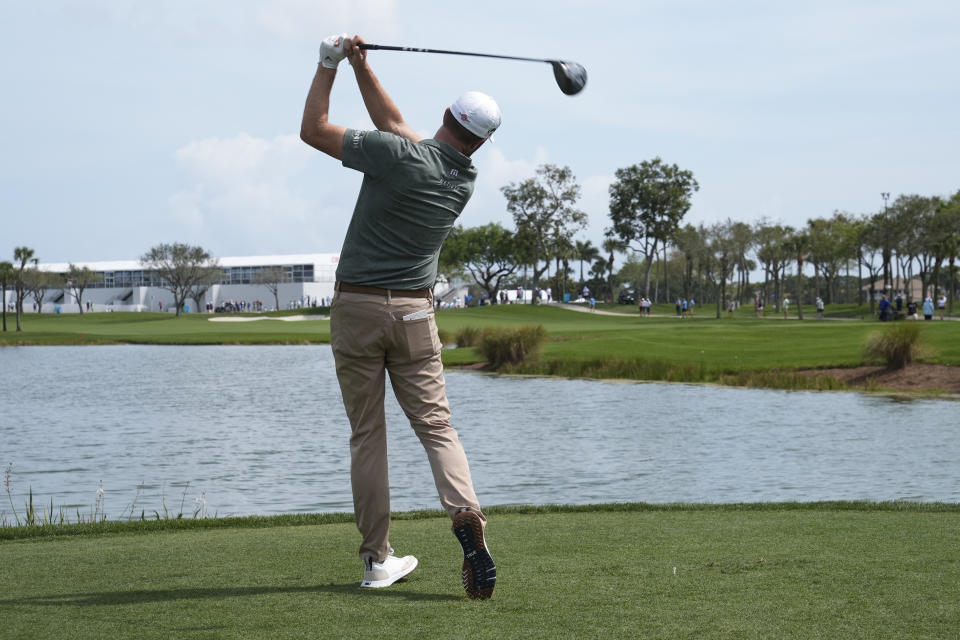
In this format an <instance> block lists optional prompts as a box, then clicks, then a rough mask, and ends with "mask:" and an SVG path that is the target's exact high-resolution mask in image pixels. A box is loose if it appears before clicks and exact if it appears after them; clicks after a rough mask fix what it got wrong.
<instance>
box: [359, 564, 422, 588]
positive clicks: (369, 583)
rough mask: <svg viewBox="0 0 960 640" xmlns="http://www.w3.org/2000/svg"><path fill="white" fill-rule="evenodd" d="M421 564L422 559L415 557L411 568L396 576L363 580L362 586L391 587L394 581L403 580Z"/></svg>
mask: <svg viewBox="0 0 960 640" xmlns="http://www.w3.org/2000/svg"><path fill="white" fill-rule="evenodd" d="M419 564H420V561H419V560H417V559H416V558H414V560H413V565H411V566H410V568H409V569H407V570H405V571H404V572H403V573H401V574H399V575H396V576H391V577H389V578H387V579H385V580H364V581H363V582H361V583H360V586H361V587H363V588H365V589H382V588H383V587H389V586H390V585H392V584H393V583H394V582H397V581H399V580H403V579H404V578H406V577H407V576H408V575H410V574H411V573H413V570H414V569H416V568H417V565H419Z"/></svg>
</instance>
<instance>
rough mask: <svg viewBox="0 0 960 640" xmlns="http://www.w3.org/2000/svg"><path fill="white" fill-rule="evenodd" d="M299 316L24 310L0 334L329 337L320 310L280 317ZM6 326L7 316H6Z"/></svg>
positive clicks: (166, 340)
mask: <svg viewBox="0 0 960 640" xmlns="http://www.w3.org/2000/svg"><path fill="white" fill-rule="evenodd" d="M293 315H298V314H294V313H290V312H280V313H270V314H266V313H264V314H258V313H250V314H231V315H229V316H225V315H219V314H218V315H208V314H198V313H192V314H191V313H188V314H184V315H182V316H180V317H179V318H178V317H176V316H175V315H174V314H170V313H85V314H83V315H80V314H61V315H56V314H41V315H35V314H27V315H25V316H24V318H23V331H22V332H20V333H16V332H14V331H12V330H11V331H8V332H7V333H0V345H2V344H7V345H17V344H26V345H57V344H117V343H126V344H310V343H324V342H329V341H330V321H329V320H328V319H327V318H326V317H325V316H322V315H308V316H306V318H307V319H306V320H300V321H289V320H288V321H284V320H282V319H281V318H288V317H291V316H293ZM255 317H258V318H262V317H269V318H270V319H266V320H253V321H247V322H211V318H218V319H221V320H222V319H223V318H232V319H236V318H255ZM7 326H8V328H9V327H10V318H9V317H8V318H7Z"/></svg>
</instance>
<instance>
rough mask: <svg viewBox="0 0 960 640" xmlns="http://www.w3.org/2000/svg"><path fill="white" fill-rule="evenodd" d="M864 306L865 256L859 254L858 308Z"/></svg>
mask: <svg viewBox="0 0 960 640" xmlns="http://www.w3.org/2000/svg"><path fill="white" fill-rule="evenodd" d="M862 304H863V254H862V253H857V306H861V305H862Z"/></svg>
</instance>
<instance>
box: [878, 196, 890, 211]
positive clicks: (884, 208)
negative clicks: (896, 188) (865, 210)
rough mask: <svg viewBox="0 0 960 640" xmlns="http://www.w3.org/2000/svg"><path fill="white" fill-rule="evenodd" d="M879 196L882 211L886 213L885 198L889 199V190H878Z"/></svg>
mask: <svg viewBox="0 0 960 640" xmlns="http://www.w3.org/2000/svg"><path fill="white" fill-rule="evenodd" d="M880 197H881V198H883V212H884V213H886V212H887V200H889V199H890V192H889V191H881V192H880Z"/></svg>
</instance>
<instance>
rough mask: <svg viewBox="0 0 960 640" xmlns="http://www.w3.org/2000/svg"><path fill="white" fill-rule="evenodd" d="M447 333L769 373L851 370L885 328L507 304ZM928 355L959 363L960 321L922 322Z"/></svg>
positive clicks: (448, 322)
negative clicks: (532, 329)
mask: <svg viewBox="0 0 960 640" xmlns="http://www.w3.org/2000/svg"><path fill="white" fill-rule="evenodd" d="M440 318H441V322H440V326H441V329H448V330H450V331H456V330H457V329H458V328H461V327H465V326H477V327H488V326H504V325H516V324H542V325H543V326H544V327H545V328H546V330H547V333H548V342H547V343H546V344H545V345H544V347H543V350H542V354H541V357H542V358H543V359H544V360H567V361H571V360H572V361H586V360H592V359H597V358H601V359H603V358H616V359H622V360H629V359H635V358H641V359H647V360H654V361H664V362H669V363H672V364H676V365H691V366H695V367H700V366H703V367H705V368H707V369H709V370H713V371H725V372H737V371H765V370H772V369H788V370H789V369H797V368H817V367H849V366H857V365H860V364H863V363H864V355H863V348H864V345H865V344H866V341H867V339H868V337H869V336H870V335H871V334H872V333H874V332H877V331H880V330H882V329H883V328H884V327H885V325H883V324H881V323H879V322H877V321H875V320H816V319H807V320H803V321H800V320H783V319H781V318H770V317H768V318H762V319H758V318H752V317H734V318H732V319H731V318H727V317H724V318H721V319H719V320H717V319H716V318H715V317H713V316H706V315H704V314H700V315H697V316H696V317H694V318H684V319H682V320H681V319H679V318H676V317H674V316H669V315H664V316H654V317H651V318H640V317H639V316H633V315H628V316H608V315H601V314H591V313H582V312H574V311H567V310H564V309H558V308H555V307H532V306H529V305H507V306H495V307H482V308H471V309H462V310H456V311H447V312H444V313H443V314H441V316H440ZM921 327H922V331H923V333H922V341H923V343H924V344H925V345H926V347H927V353H926V354H924V355H923V356H922V357H921V358H920V359H919V360H920V361H921V362H932V363H940V364H948V365H958V364H960V323H956V322H939V321H937V322H926V323H921ZM444 360H445V362H448V363H450V364H469V363H472V362H479V361H480V360H481V358H480V356H479V352H478V351H477V350H476V349H472V348H471V349H463V350H460V349H457V350H454V351H448V352H445V353H444Z"/></svg>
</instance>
